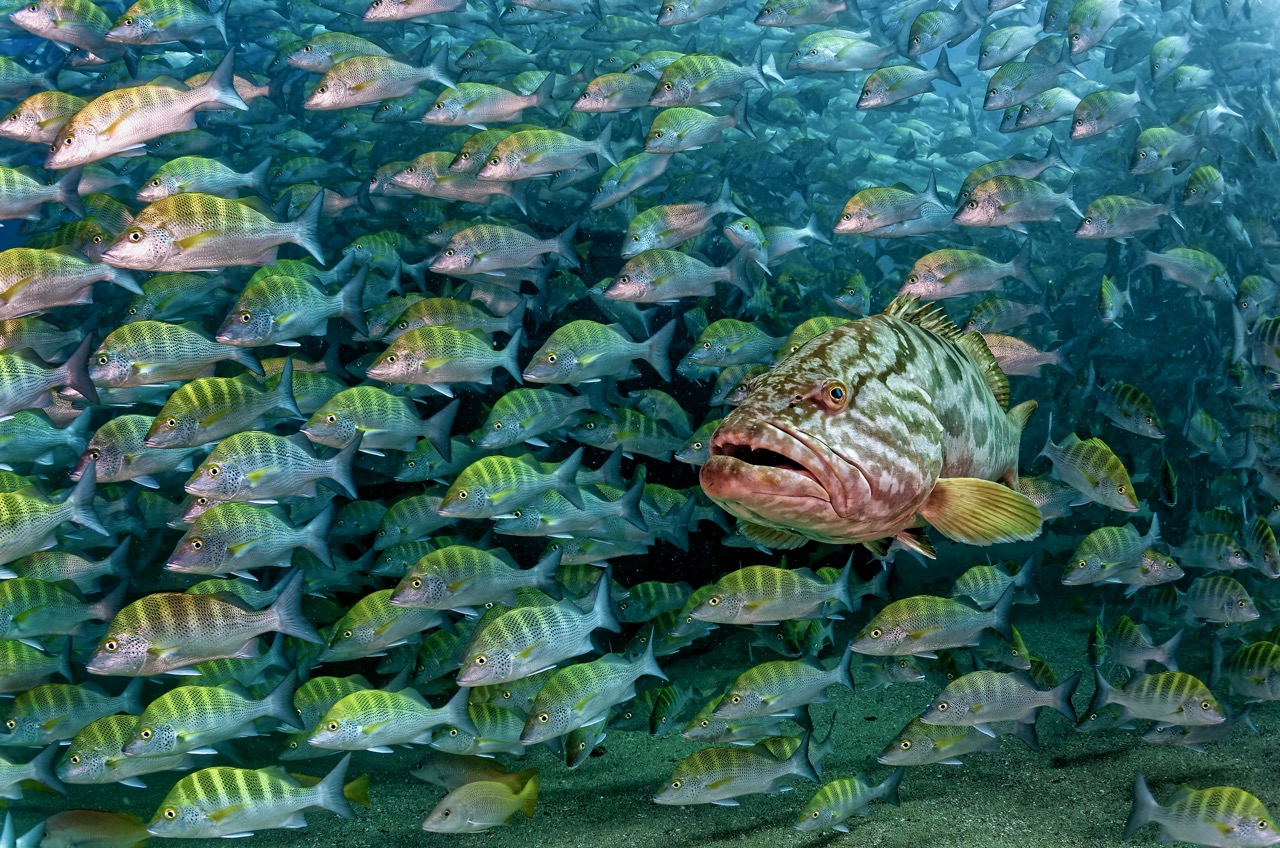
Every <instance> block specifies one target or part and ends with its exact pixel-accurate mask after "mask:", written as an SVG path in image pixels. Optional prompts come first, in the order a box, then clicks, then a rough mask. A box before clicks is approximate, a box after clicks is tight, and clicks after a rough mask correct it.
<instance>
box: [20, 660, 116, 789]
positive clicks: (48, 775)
mask: <svg viewBox="0 0 1280 848" xmlns="http://www.w3.org/2000/svg"><path fill="white" fill-rule="evenodd" d="M139 679H141V678H139ZM60 750H61V746H60V745H59V744H58V743H56V742H55V743H54V744H52V745H50V746H49V747H48V748H45V749H44V750H43V751H41V752H40V753H39V754H36V756H35V758H34V759H32V760H31V762H30V763H28V765H30V766H31V771H32V772H33V774H34V776H35V779H36V780H38V781H40V782H41V783H43V784H44V785H45V786H47V787H49V788H50V789H52V790H53V791H55V792H61V793H63V794H64V795H65V794H66V791H67V787H65V786H63V785H62V781H61V780H60V779H59V778H58V774H57V772H56V771H54V767H53V766H54V759H55V758H56V757H57V756H58V752H59V751H60Z"/></svg>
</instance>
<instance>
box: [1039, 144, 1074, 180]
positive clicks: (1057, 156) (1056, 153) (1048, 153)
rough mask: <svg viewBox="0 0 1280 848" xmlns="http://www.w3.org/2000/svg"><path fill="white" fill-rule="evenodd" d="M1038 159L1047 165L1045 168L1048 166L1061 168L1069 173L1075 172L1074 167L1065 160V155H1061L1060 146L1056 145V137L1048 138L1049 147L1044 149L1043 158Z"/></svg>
mask: <svg viewBox="0 0 1280 848" xmlns="http://www.w3.org/2000/svg"><path fill="white" fill-rule="evenodd" d="M1040 161H1042V162H1043V163H1044V164H1045V165H1046V166H1047V167H1046V168H1045V170H1048V169H1049V168H1061V169H1062V170H1064V171H1066V172H1067V173H1069V174H1074V173H1075V172H1076V169H1075V167H1074V166H1072V164H1071V163H1070V162H1068V161H1067V159H1066V157H1065V156H1063V155H1062V148H1060V147H1059V146H1058V140H1057V139H1056V138H1050V139H1049V147H1048V149H1047V150H1045V153H1044V158H1043V159H1042V160H1040Z"/></svg>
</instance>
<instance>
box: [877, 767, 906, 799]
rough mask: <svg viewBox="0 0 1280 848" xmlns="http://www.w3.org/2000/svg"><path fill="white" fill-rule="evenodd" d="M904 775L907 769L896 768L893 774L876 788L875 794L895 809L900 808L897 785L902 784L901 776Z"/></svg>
mask: <svg viewBox="0 0 1280 848" xmlns="http://www.w3.org/2000/svg"><path fill="white" fill-rule="evenodd" d="M906 773H907V769H906V768H905V767H904V766H898V767H897V768H896V769H894V770H893V774H891V775H889V776H888V777H886V778H885V779H884V782H883V783H881V784H880V785H879V786H877V787H876V794H877V795H879V796H880V798H881V799H882V800H884V801H887V802H889V803H890V804H892V805H893V806H895V807H900V806H902V799H901V798H899V797H898V784H899V783H902V776H903V775H904V774H906Z"/></svg>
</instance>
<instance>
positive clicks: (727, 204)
mask: <svg viewBox="0 0 1280 848" xmlns="http://www.w3.org/2000/svg"><path fill="white" fill-rule="evenodd" d="M715 207H716V208H717V209H719V210H720V211H722V212H728V213H729V214H731V215H745V214H747V213H745V212H743V211H742V210H741V209H739V208H738V205H737V204H736V203H734V202H733V192H731V191H730V190H729V178H728V177H725V178H724V182H723V183H721V185H720V196H719V197H717V198H716V202H715Z"/></svg>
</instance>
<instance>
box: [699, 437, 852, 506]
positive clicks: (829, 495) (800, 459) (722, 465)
mask: <svg viewBox="0 0 1280 848" xmlns="http://www.w3.org/2000/svg"><path fill="white" fill-rule="evenodd" d="M811 441H812V440H811V439H808V438H806V437H805V436H804V435H803V434H800V433H794V432H792V431H791V430H789V429H786V428H783V427H779V426H777V425H776V424H771V423H765V422H762V421H756V422H752V424H750V425H749V426H747V427H744V428H722V429H720V430H717V431H716V432H715V434H714V435H713V436H712V439H711V459H710V460H709V461H708V462H707V464H706V465H704V466H703V468H702V474H701V477H702V483H703V487H704V488H705V489H707V494H709V495H711V496H712V497H715V495H716V491H717V490H723V491H724V495H725V496H726V497H734V496H735V495H737V496H741V495H744V494H750V493H758V494H769V495H772V496H774V497H787V498H814V499H818V500H822V501H824V502H827V503H828V504H830V505H831V506H837V504H836V503H835V502H836V501H840V500H841V497H840V495H841V493H842V492H841V490H840V486H839V485H838V483H839V481H838V478H837V479H836V486H835V490H834V491H833V490H832V489H831V488H830V486H829V482H830V481H831V478H832V474H831V470H830V468H829V464H828V460H827V458H825V457H824V456H823V454H822V452H821V449H820V447H819V448H818V449H815V447H814V446H813V445H812V444H811Z"/></svg>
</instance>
